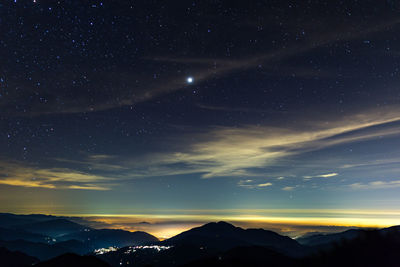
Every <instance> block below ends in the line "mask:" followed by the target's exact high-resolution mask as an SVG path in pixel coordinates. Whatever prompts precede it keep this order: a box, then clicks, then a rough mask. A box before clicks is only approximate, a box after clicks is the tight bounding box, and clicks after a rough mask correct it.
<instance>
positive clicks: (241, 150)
mask: <svg viewBox="0 0 400 267" xmlns="http://www.w3.org/2000/svg"><path fill="white" fill-rule="evenodd" d="M396 110H397V109H393V110H390V111H389V112H379V111H377V110H370V111H368V112H366V113H362V114H355V115H353V116H350V117H344V118H337V119H335V120H330V121H329V122H320V121H315V122H313V123H312V122H308V123H307V125H303V126H302V127H301V126H299V125H297V126H293V128H282V127H271V126H264V127H263V126H250V125H248V126H246V125H245V126H242V127H235V128H232V127H216V128H215V129H213V130H211V131H209V132H207V133H206V134H204V136H199V137H198V138H197V140H200V141H197V142H194V143H191V144H189V145H187V146H186V147H185V149H184V150H182V151H180V152H174V153H166V154H160V155H156V156H154V157H152V159H151V160H150V162H148V163H147V166H148V169H147V170H144V172H143V174H146V173H147V175H153V174H154V175H160V174H161V173H162V172H163V171H164V172H165V173H164V174H168V172H170V173H171V174H177V173H180V174H184V173H196V172H197V173H203V174H202V177H203V178H212V177H221V176H244V177H246V176H247V177H249V176H252V175H254V173H253V171H254V169H256V168H263V167H266V166H271V165H273V164H275V163H276V161H277V160H279V159H282V158H284V157H288V156H292V155H297V154H301V153H305V152H309V151H314V150H319V149H323V148H326V147H330V146H334V145H340V144H345V143H352V142H360V141H365V140H370V139H373V138H381V137H383V136H389V135H394V134H400V128H398V127H396V126H393V127H379V126H382V125H386V124H388V123H392V122H397V121H399V120H400V117H399V116H398V113H397V112H396ZM140 164H142V167H143V166H146V162H140ZM143 164H144V165H143ZM177 164H179V168H175V167H174V166H176V165H177ZM152 170H153V171H154V172H155V173H153V174H152ZM336 175H338V174H337V173H335V172H332V173H322V174H319V175H314V176H315V177H321V178H328V177H333V176H336ZM314 176H313V177H314Z"/></svg>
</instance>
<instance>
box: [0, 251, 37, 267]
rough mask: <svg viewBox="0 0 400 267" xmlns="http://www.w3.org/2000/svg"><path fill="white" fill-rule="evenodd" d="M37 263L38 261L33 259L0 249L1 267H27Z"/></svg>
mask: <svg viewBox="0 0 400 267" xmlns="http://www.w3.org/2000/svg"><path fill="white" fill-rule="evenodd" d="M37 262H39V260H38V259H37V258H35V257H31V256H28V255H26V254H24V253H22V252H19V251H10V250H8V249H6V248H2V247H0V266H2V267H27V266H32V265H33V264H35V263H37Z"/></svg>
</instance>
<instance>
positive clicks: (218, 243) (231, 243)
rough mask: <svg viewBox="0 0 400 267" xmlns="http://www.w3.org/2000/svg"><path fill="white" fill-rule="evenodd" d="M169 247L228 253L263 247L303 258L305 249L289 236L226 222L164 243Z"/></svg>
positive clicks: (180, 235) (208, 226) (192, 231)
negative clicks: (207, 249) (249, 247)
mask: <svg viewBox="0 0 400 267" xmlns="http://www.w3.org/2000/svg"><path fill="white" fill-rule="evenodd" d="M163 243H164V244H167V245H175V246H177V245H179V246H183V245H190V246H198V247H210V248H215V249H219V250H221V251H226V250H228V249H232V248H234V247H239V246H263V247H269V248H271V249H273V250H276V251H279V252H282V253H284V254H287V255H291V256H301V255H303V254H304V253H305V251H304V248H303V247H302V246H301V245H300V244H299V243H297V242H296V241H295V240H293V239H291V238H290V237H287V236H282V235H279V234H277V233H275V232H272V231H268V230H264V229H246V230H245V229H243V228H240V227H235V226H233V225H232V224H229V223H226V222H218V223H208V224H205V225H203V226H200V227H196V228H193V229H191V230H188V231H186V232H183V233H181V234H178V235H176V236H174V237H172V238H170V239H167V240H165V241H163Z"/></svg>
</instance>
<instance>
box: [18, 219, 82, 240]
mask: <svg viewBox="0 0 400 267" xmlns="http://www.w3.org/2000/svg"><path fill="white" fill-rule="evenodd" d="M17 229H22V230H25V231H28V232H31V233H36V234H42V235H48V236H51V237H55V238H57V237H60V236H63V235H67V234H71V233H74V232H80V231H84V230H86V229H90V228H89V227H87V226H84V225H81V224H77V223H74V222H71V221H69V220H66V219H52V220H47V221H40V222H35V223H30V224H23V225H18V226H17Z"/></svg>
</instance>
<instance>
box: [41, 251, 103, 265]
mask: <svg viewBox="0 0 400 267" xmlns="http://www.w3.org/2000/svg"><path fill="white" fill-rule="evenodd" d="M71 266H73V267H110V265H109V264H107V263H106V262H104V261H102V260H100V259H98V258H96V257H94V256H79V255H76V254H72V253H68V254H63V255H61V256H58V257H56V258H54V259H51V260H48V261H45V262H41V263H39V264H37V265H35V267H71Z"/></svg>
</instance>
